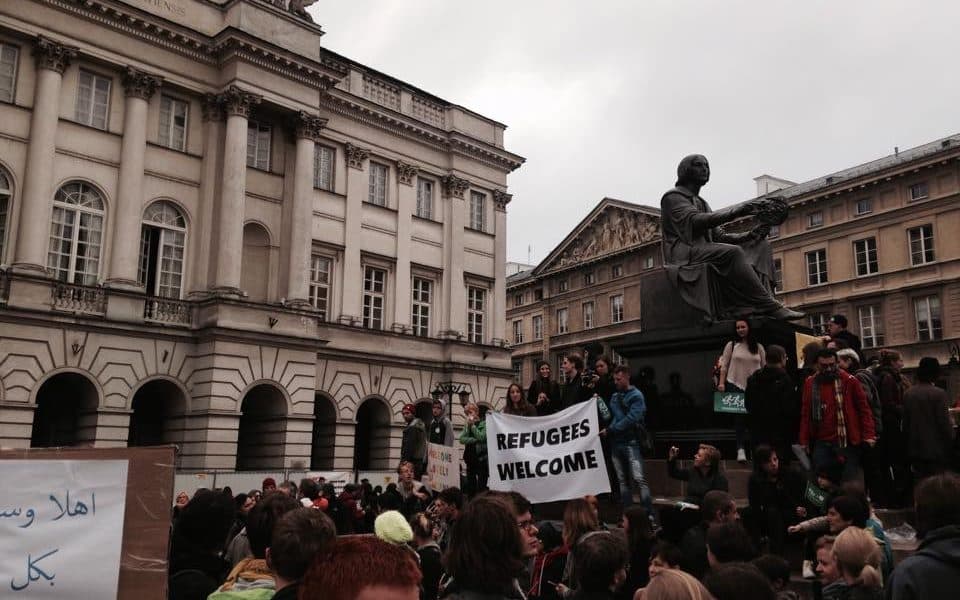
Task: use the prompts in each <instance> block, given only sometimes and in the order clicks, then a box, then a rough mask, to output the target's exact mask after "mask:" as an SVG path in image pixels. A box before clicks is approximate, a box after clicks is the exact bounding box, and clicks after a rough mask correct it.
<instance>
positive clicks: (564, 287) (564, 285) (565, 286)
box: [557, 279, 570, 292]
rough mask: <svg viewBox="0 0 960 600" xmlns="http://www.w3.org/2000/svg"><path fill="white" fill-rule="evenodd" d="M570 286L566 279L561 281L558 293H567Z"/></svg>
mask: <svg viewBox="0 0 960 600" xmlns="http://www.w3.org/2000/svg"><path fill="white" fill-rule="evenodd" d="M569 285H570V284H569V283H568V282H567V280H566V279H561V280H560V281H558V282H557V291H558V292H565V291H567V289H568V287H569Z"/></svg>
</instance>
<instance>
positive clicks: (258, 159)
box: [247, 121, 272, 171]
mask: <svg viewBox="0 0 960 600" xmlns="http://www.w3.org/2000/svg"><path fill="white" fill-rule="evenodd" d="M271 133H272V131H271V129H270V126H269V125H263V124H262V123H257V122H256V121H249V122H248V123H247V166H248V167H252V168H254V169H260V170H261V171H269V170H270V139H271V137H272V135H271Z"/></svg>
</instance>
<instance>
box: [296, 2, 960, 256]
mask: <svg viewBox="0 0 960 600" xmlns="http://www.w3.org/2000/svg"><path fill="white" fill-rule="evenodd" d="M310 12H311V13H312V14H313V16H314V19H315V20H316V21H317V23H319V24H320V25H322V26H323V28H324V30H325V31H326V32H327V35H325V36H324V38H323V44H324V45H325V46H326V47H328V48H330V49H331V50H334V51H335V52H339V53H341V54H344V55H346V56H348V57H350V58H352V59H354V60H357V61H359V62H361V63H364V64H366V65H369V66H371V67H373V68H376V69H377V70H380V71H383V72H385V73H389V74H390V75H392V76H394V77H397V78H399V79H402V80H404V81H406V82H408V83H410V84H413V85H416V86H418V87H420V88H422V89H425V90H428V91H430V92H431V93H434V94H436V95H437V96H440V97H441V98H445V99H446V100H448V101H450V102H454V103H456V104H460V105H462V106H465V107H467V108H470V109H472V110H475V111H477V112H479V113H480V114H483V115H486V116H488V117H490V118H493V119H496V120H498V121H500V122H502V123H505V124H506V125H507V126H508V129H507V132H506V147H507V149H508V150H510V151H512V152H515V153H517V154H520V155H522V156H524V157H526V159H527V162H526V164H525V165H524V166H522V167H521V168H520V169H518V170H517V171H515V172H514V173H513V174H511V175H510V176H509V177H508V185H509V191H510V192H511V193H513V202H512V203H511V204H510V206H509V209H508V215H509V217H508V245H507V254H508V259H509V260H513V261H519V262H525V261H526V260H527V252H528V246H530V247H532V252H531V259H532V262H533V263H534V264H535V263H537V262H538V261H540V260H542V259H543V258H544V257H545V256H546V255H547V254H548V253H549V252H550V251H551V250H552V249H553V248H554V247H555V246H556V245H557V244H558V243H559V242H560V241H561V240H563V238H564V237H565V236H566V235H567V234H568V233H569V232H570V230H571V229H572V228H573V227H574V226H576V224H577V223H579V221H580V220H581V219H582V218H583V217H584V216H585V215H586V214H587V213H588V212H590V210H591V209H592V208H593V207H594V206H595V205H596V204H597V202H599V201H600V200H601V199H602V198H603V197H604V196H611V197H614V198H620V199H622V200H627V201H630V202H636V203H640V204H648V205H651V206H659V202H660V196H661V195H662V193H663V192H664V191H665V190H666V189H668V188H670V187H672V185H673V183H674V179H675V173H676V171H675V170H676V164H677V162H678V161H679V160H680V158H682V157H683V156H684V155H686V154H690V153H694V152H698V153H702V154H705V155H706V156H707V158H708V159H709V160H710V163H711V168H712V171H713V173H712V181H711V182H710V183H709V184H708V186H707V187H706V188H704V192H703V195H704V197H705V198H706V199H707V201H709V202H710V203H711V204H712V205H713V206H715V207H720V206H725V205H727V204H731V203H733V202H737V201H740V200H744V199H747V198H750V197H753V196H754V193H755V184H754V183H753V178H754V177H756V176H757V175H760V174H763V173H768V174H770V175H774V176H777V177H783V178H785V179H790V180H793V181H797V182H801V181H805V180H808V179H812V178H815V177H818V176H822V175H825V174H827V173H829V172H832V171H836V170H840V169H843V168H846V167H850V166H854V165H856V164H859V163H862V162H866V161H869V160H873V159H875V158H879V157H881V156H885V155H887V154H891V153H892V152H893V148H894V146H899V147H900V148H901V149H905V148H909V147H912V146H916V145H919V144H922V143H924V142H927V141H931V140H934V139H937V138H940V137H944V136H947V135H951V134H954V133H957V132H960V77H958V70H957V69H958V64H957V56H958V49H957V41H958V37H957V35H958V34H957V24H958V23H960V2H956V1H954V0H943V1H938V2H934V1H931V0H927V1H914V2H906V1H897V2H894V1H888V0H872V1H870V0H844V1H840V0H829V1H828V0H803V1H792V0H750V1H747V0H722V1H720V0H716V1H711V0H633V1H631V2H620V1H612V0H594V1H592V2H588V1H586V0H583V1H580V2H570V1H546V0H511V1H503V0H486V1H483V2H471V1H468V0H351V1H350V2H331V1H329V0H320V1H319V2H318V3H317V4H315V5H313V6H312V7H310Z"/></svg>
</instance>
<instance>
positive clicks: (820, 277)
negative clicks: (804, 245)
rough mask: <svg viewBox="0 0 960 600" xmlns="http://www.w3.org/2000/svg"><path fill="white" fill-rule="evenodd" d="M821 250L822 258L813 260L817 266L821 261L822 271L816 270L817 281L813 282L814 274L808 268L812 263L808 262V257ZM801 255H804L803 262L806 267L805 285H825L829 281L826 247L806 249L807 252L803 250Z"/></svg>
mask: <svg viewBox="0 0 960 600" xmlns="http://www.w3.org/2000/svg"><path fill="white" fill-rule="evenodd" d="M821 252H822V253H823V260H822V261H821V260H819V259H817V260H816V261H815V262H816V263H817V266H818V267H819V266H821V263H822V266H823V271H822V272H821V271H817V281H816V282H814V281H813V276H814V274H813V273H812V272H811V271H810V268H811V266H812V265H811V262H810V258H811V257H812V256H813V255H815V254H819V253H821ZM803 257H804V263H805V265H806V267H807V287H814V286H818V285H825V284H827V283H830V271H829V268H830V266H829V263H828V261H827V249H826V248H817V249H815V250H810V251H808V252H804V253H803Z"/></svg>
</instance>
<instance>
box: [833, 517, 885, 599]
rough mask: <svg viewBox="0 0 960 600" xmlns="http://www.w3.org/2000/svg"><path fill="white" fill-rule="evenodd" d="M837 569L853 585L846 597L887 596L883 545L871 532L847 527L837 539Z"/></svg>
mask: <svg viewBox="0 0 960 600" xmlns="http://www.w3.org/2000/svg"><path fill="white" fill-rule="evenodd" d="M833 556H834V557H835V558H836V560H837V570H839V571H840V576H841V577H842V578H843V580H844V581H845V582H846V584H847V585H848V586H849V588H848V591H847V594H846V596H845V598H846V600H879V599H880V598H882V597H883V592H882V588H883V576H882V575H881V574H880V546H878V545H877V540H876V538H874V537H873V535H871V534H870V532H868V531H866V530H864V529H860V528H859V527H847V528H846V529H844V530H843V531H841V532H840V535H838V536H837V539H836V540H834V542H833Z"/></svg>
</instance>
